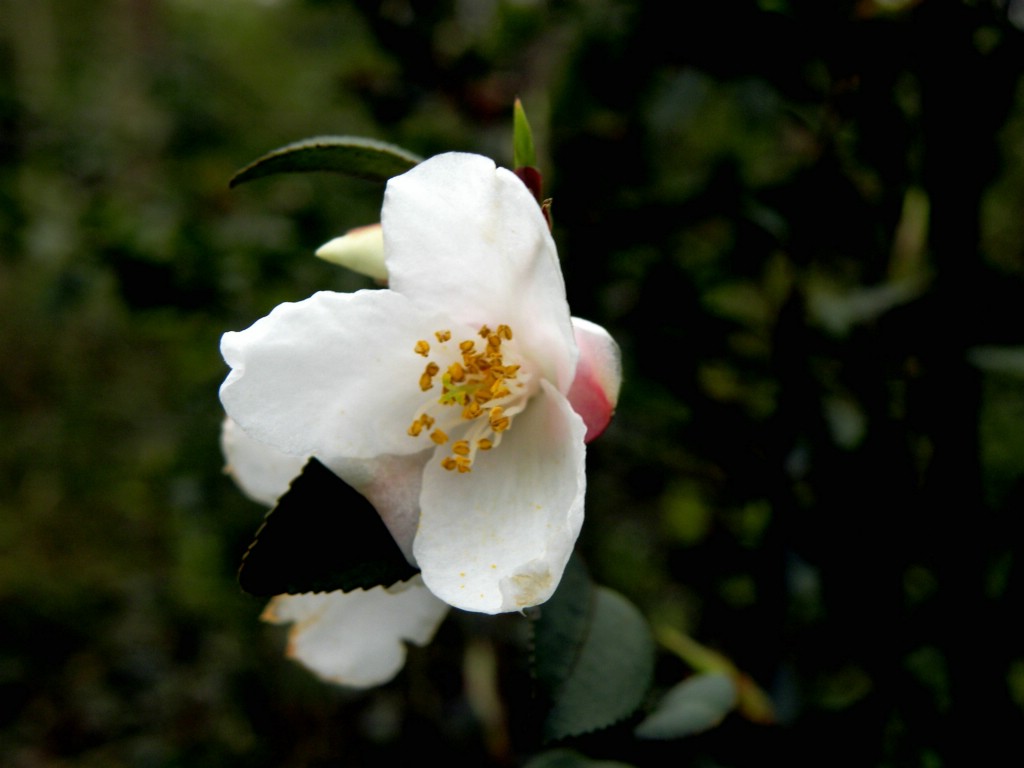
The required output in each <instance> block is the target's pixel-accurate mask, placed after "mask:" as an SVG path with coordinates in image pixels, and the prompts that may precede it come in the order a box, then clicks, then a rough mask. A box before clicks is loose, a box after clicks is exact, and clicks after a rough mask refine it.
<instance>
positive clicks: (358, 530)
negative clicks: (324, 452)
mask: <svg viewBox="0 0 1024 768" xmlns="http://www.w3.org/2000/svg"><path fill="white" fill-rule="evenodd" d="M416 573H417V570H416V569H415V568H413V567H412V566H411V565H409V563H408V561H407V560H406V559H405V556H404V555H403V554H402V551H401V550H400V549H399V548H398V545H397V544H396V543H395V540H394V539H393V538H392V537H391V534H390V533H389V532H388V529H387V528H386V527H385V525H384V522H383V521H382V520H381V519H380V515H378V514H377V510H376V509H374V508H373V506H372V505H371V504H370V502H368V501H367V500H366V499H365V498H364V497H363V496H362V494H360V493H359V492H358V491H356V490H355V489H354V488H352V487H351V486H350V485H348V483H346V482H345V481H344V480H342V479H341V478H340V477H338V476H337V475H335V474H334V473H333V472H331V471H330V470H329V469H327V467H325V466H324V465H323V464H321V463H320V462H319V461H317V460H316V459H310V460H309V463H308V464H306V466H305V468H304V469H303V470H302V474H301V475H299V476H298V477H297V478H295V479H294V480H293V481H292V484H291V487H290V488H289V489H288V492H287V493H285V494H284V496H282V497H281V498H280V499H279V500H278V502H277V506H276V507H274V509H273V510H271V511H270V512H268V513H267V516H266V518H265V519H264V521H263V525H262V526H260V529H259V530H258V531H257V532H256V537H255V540H254V541H253V543H252V544H250V545H249V550H248V551H247V552H246V553H245V555H244V556H243V558H242V565H241V567H240V568H239V571H238V583H239V585H240V586H241V587H242V589H244V590H245V591H246V592H248V593H249V594H252V595H257V596H259V597H269V596H271V595H280V594H290V595H294V594H300V593H303V592H331V591H333V590H337V589H340V590H342V591H343V592H349V591H351V590H353V589H370V588H372V587H376V586H386V587H387V586H391V585H392V584H394V583H395V582H397V581H405V580H406V579H409V578H411V577H412V576H413V575H414V574H416Z"/></svg>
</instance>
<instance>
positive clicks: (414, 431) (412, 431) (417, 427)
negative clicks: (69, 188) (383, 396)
mask: <svg viewBox="0 0 1024 768" xmlns="http://www.w3.org/2000/svg"><path fill="white" fill-rule="evenodd" d="M422 431H423V422H422V421H420V420H419V419H416V421H414V422H413V423H412V424H410V425H409V435H410V436H411V437H419V436H420V432H422Z"/></svg>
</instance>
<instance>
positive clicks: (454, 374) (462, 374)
mask: <svg viewBox="0 0 1024 768" xmlns="http://www.w3.org/2000/svg"><path fill="white" fill-rule="evenodd" d="M448 376H450V377H451V380H452V381H456V382H458V381H465V380H466V369H465V368H463V367H462V366H461V365H459V364H458V363H452V364H451V365H449V366H448Z"/></svg>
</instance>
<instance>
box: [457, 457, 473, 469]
mask: <svg viewBox="0 0 1024 768" xmlns="http://www.w3.org/2000/svg"><path fill="white" fill-rule="evenodd" d="M472 464H473V462H472V461H470V460H469V459H467V458H465V457H463V456H456V457H455V468H456V469H457V470H459V472H470V471H472V469H473V467H472V466H471V465H472Z"/></svg>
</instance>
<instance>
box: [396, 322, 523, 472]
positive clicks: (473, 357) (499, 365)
mask: <svg viewBox="0 0 1024 768" xmlns="http://www.w3.org/2000/svg"><path fill="white" fill-rule="evenodd" d="M478 335H479V336H480V338H481V339H482V342H478V341H477V340H476V339H465V340H464V341H460V342H458V343H456V342H453V341H452V334H451V331H447V330H442V331H437V332H435V333H434V337H435V338H436V339H437V349H436V357H437V358H438V359H439V360H441V362H438V361H437V360H434V359H431V346H430V342H428V341H426V340H425V339H420V340H419V341H417V342H416V345H415V346H414V347H413V351H414V352H415V353H416V354H418V355H422V356H423V357H425V358H427V359H428V361H429V362H427V367H426V368H425V369H424V370H423V374H422V375H421V376H420V382H419V384H420V389H421V390H423V391H424V392H429V391H430V390H432V389H434V388H435V386H436V385H437V384H440V386H441V394H440V397H435V396H434V395H431V397H430V398H429V399H428V400H427V402H426V403H424V405H422V406H421V407H420V408H419V409H418V410H417V411H416V413H415V416H414V418H413V422H412V424H411V425H410V426H409V435H410V437H416V438H418V437H421V436H423V437H429V438H430V439H431V440H432V441H433V442H434V443H436V444H437V445H450V447H451V453H449V454H448V455H447V456H445V457H444V458H443V459H442V460H441V466H442V467H444V468H445V469H447V470H448V471H449V472H451V471H457V472H469V471H470V470H471V469H472V466H473V460H474V459H475V458H476V454H477V451H489V450H491V449H492V448H496V447H497V446H498V444H499V443H500V442H501V437H502V435H503V434H505V432H507V431H508V429H509V428H510V427H511V426H512V420H513V418H514V417H515V415H516V414H518V413H519V412H521V411H522V410H523V409H524V408H525V407H526V402H527V401H528V400H529V398H530V394H531V393H532V389H531V387H530V386H529V382H530V374H529V373H528V372H527V371H524V370H522V366H521V363H520V362H518V361H519V357H518V356H517V355H516V354H515V348H514V345H513V344H511V343H510V342H512V329H511V328H510V327H509V326H507V325H499V326H498V327H497V328H495V329H494V330H492V329H491V328H489V327H488V326H486V325H484V326H482V327H481V328H480V330H479V332H478ZM478 344H479V346H480V347H481V348H478ZM510 361H511V362H510Z"/></svg>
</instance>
